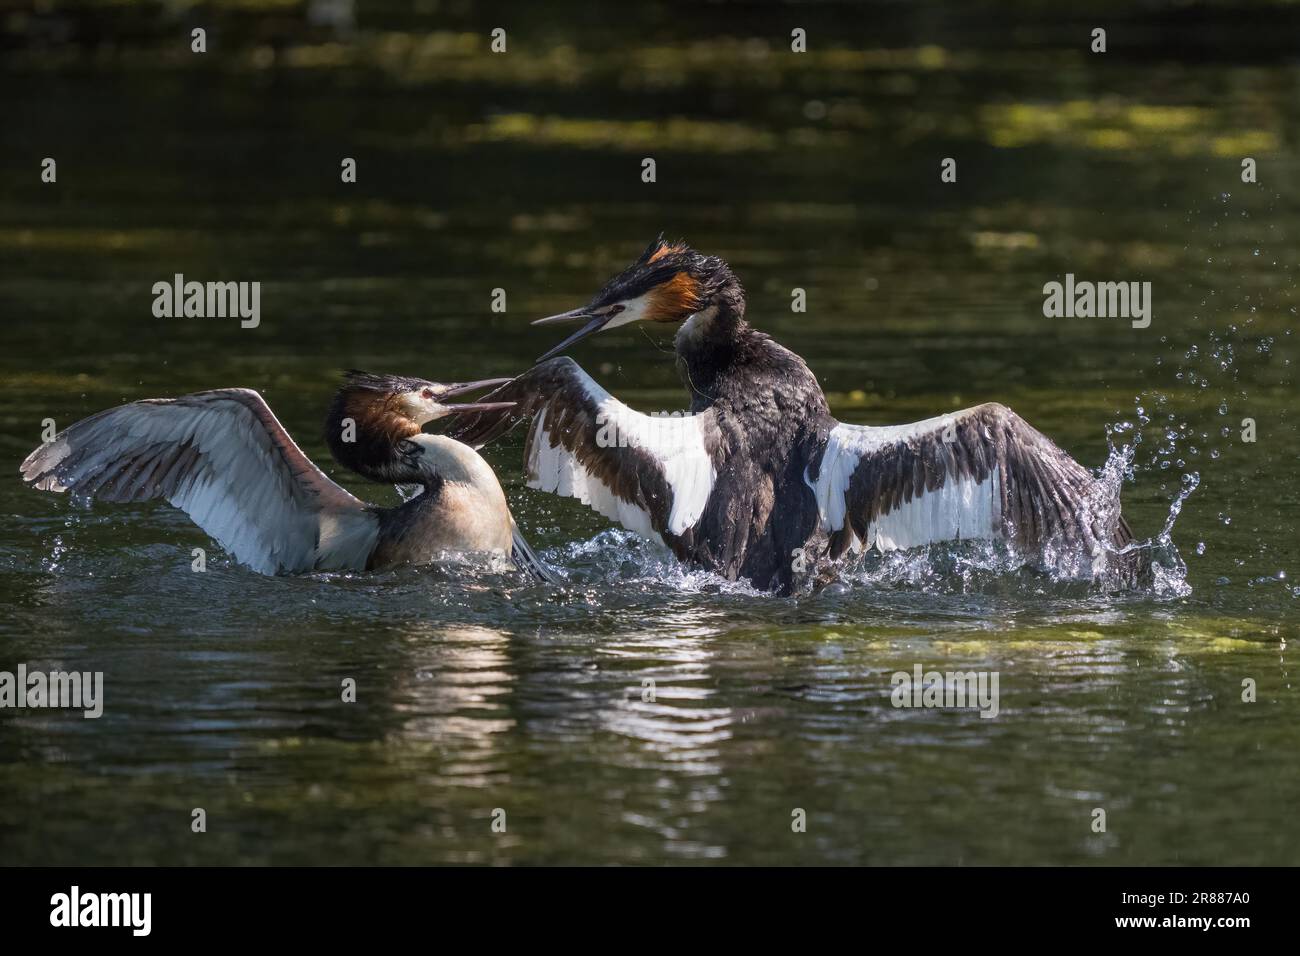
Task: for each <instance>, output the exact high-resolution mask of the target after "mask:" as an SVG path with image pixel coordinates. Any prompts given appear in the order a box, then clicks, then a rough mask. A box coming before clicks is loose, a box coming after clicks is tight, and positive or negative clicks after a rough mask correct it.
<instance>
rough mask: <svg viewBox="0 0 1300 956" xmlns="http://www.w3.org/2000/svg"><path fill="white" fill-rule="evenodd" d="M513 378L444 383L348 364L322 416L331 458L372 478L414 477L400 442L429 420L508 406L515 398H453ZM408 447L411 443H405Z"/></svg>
mask: <svg viewBox="0 0 1300 956" xmlns="http://www.w3.org/2000/svg"><path fill="white" fill-rule="evenodd" d="M509 381H511V379H508V378H487V379H481V380H479V381H476V382H454V383H451V384H443V383H441V382H430V381H427V380H426V379H422V378H408V377H406V376H402V375H376V374H373V373H371V372H361V371H357V370H356V369H351V370H349V371H347V372H344V373H343V384H342V385H341V386H340V387H339V390H338V391H337V392H336V393H335V395H334V401H333V402H332V403H331V404H330V410H329V413H328V415H327V416H326V419H325V442H326V444H328V445H329V449H330V454H332V455H333V456H334V460H335V461H337V462H338V463H339V464H340V465H343V466H345V467H347V468H350V469H351V470H353V471H355V472H357V473H358V474H361V475H364V476H366V477H367V478H371V479H373V480H375V481H385V482H388V481H392V482H403V481H411V480H418V479H414V478H412V477H411V476H410V475H409V474H408V473H407V472H408V471H409V467H408V466H409V464H410V462H409V456H405V457H404V456H403V455H402V454H401V448H400V446H402V443H403V442H405V441H407V440H408V439H410V438H412V437H413V436H415V435H419V434H420V432H421V431H422V429H423V426H424V425H426V424H428V423H429V422H431V421H436V420H437V419H440V418H446V417H448V416H450V415H458V414H463V413H466V412H486V411H495V410H499V409H505V408H510V407H512V406H513V405H514V403H513V402H464V403H459V402H451V401H449V399H453V398H459V397H461V396H464V395H467V394H469V393H471V392H477V391H480V390H482V389H485V388H493V387H495V386H498V385H504V384H506V383H507V382H509ZM408 450H409V449H408Z"/></svg>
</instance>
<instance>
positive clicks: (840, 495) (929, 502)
mask: <svg viewBox="0 0 1300 956" xmlns="http://www.w3.org/2000/svg"><path fill="white" fill-rule="evenodd" d="M950 422H951V423H953V424H955V422H956V417H955V416H951V415H941V416H939V417H937V418H929V419H926V420H925V421H921V422H915V423H913V424H910V425H887V426H881V427H873V426H870V425H844V424H839V425H836V426H835V427H834V428H832V429H831V432H830V436H829V440H828V441H827V444H826V452H825V454H824V455H823V456H822V465H821V471H820V472H819V473H818V477H817V481H816V482H815V483H814V482H812V481H810V480H809V479H808V474H807V471H805V472H804V482H805V483H806V484H807V485H808V487H809V488H811V489H812V491H813V494H814V495H815V496H816V498H817V512H818V514H819V515H820V516H821V528H822V530H823V531H825V532H831V531H839V530H840V529H842V528H843V527H844V524H845V511H846V507H847V501H848V494H849V482H850V480H851V479H852V477H853V472H854V470H855V469H856V468H857V467H858V464H859V462H860V461H861V460H862V458H863V457H864V456H865V455H869V454H872V453H874V452H876V451H879V450H880V449H881V448H883V447H885V446H886V445H889V444H892V443H894V442H898V441H908V440H914V439H917V438H919V437H921V436H923V435H930V436H933V438H932V440H934V441H942V440H943V438H942V436H943V431H944V429H945V428H946V427H947V426H948V424H949V423H950ZM1000 481H1001V474H1000V472H999V469H998V468H996V467H994V468H993V469H992V470H991V471H990V473H989V476H988V478H986V479H985V480H984V481H981V482H977V481H975V480H974V479H973V478H969V477H967V478H956V477H953V476H949V477H948V478H947V480H945V481H944V483H943V484H942V485H941V486H940V487H939V488H937V489H935V490H934V491H924V492H922V493H921V494H920V495H918V496H915V497H913V498H912V500H911V501H909V502H904V503H903V504H902V505H900V506H898V507H896V508H895V509H894V510H893V511H890V512H889V513H888V514H884V515H881V516H880V517H879V518H878V519H877V520H876V521H873V522H871V523H870V524H869V525H868V526H867V540H866V541H860V540H859V539H858V537H857V535H856V534H853V542H852V545H851V546H852V549H853V550H854V551H858V550H861V549H863V548H872V547H875V548H877V549H878V550H880V551H890V550H895V549H901V548H913V547H917V546H919V545H923V544H933V543H935V542H939V541H953V540H957V539H985V538H992V537H995V536H996V534H997V529H998V528H999V527H1000V526H1001V522H1002V505H1001V496H1000V495H999V491H998V489H999V487H1000V485H999V482H1000Z"/></svg>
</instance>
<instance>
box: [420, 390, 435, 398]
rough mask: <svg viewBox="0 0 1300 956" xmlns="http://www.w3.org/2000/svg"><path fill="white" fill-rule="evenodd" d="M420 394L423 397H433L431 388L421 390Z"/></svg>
mask: <svg viewBox="0 0 1300 956" xmlns="http://www.w3.org/2000/svg"><path fill="white" fill-rule="evenodd" d="M420 395H422V396H423V397H424V398H433V389H431V388H426V389H425V390H424V391H423V392H421V393H420Z"/></svg>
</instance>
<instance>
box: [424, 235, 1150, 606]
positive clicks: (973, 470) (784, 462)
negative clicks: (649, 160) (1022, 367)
mask: <svg viewBox="0 0 1300 956" xmlns="http://www.w3.org/2000/svg"><path fill="white" fill-rule="evenodd" d="M637 321H648V322H660V323H673V324H675V323H681V326H680V328H678V330H677V333H676V339H675V346H676V354H677V368H678V371H679V373H680V375H681V378H682V381H683V383H684V384H685V386H686V388H687V390H688V392H689V393H690V400H691V405H690V413H689V414H688V415H686V416H684V417H658V416H650V415H643V414H640V413H638V412H635V411H633V410H632V409H631V408H629V407H628V406H626V405H624V404H623V403H622V402H619V401H618V400H617V399H615V398H614V397H613V396H611V395H610V394H609V393H608V392H607V391H605V390H604V389H603V388H601V387H600V386H599V385H597V384H596V382H595V381H594V380H593V379H592V378H591V376H589V375H588V374H587V373H586V372H584V371H583V370H582V369H581V368H579V367H578V365H577V364H576V363H575V362H573V361H572V360H571V359H569V358H551V356H554V355H555V354H556V353H558V352H560V351H563V350H564V349H566V348H568V347H569V346H571V345H573V344H575V343H576V342H578V341H579V340H580V339H583V338H585V337H586V336H588V335H591V334H593V333H595V332H599V331H601V330H604V329H612V328H617V327H618V326H621V325H627V324H629V323H631V322H637ZM558 322H583V323H585V324H584V325H583V326H582V328H580V329H579V330H578V331H577V332H575V333H574V334H573V335H571V336H569V337H568V338H567V339H565V340H564V341H563V342H561V343H560V344H559V345H557V346H556V347H555V348H553V349H551V350H550V351H549V352H547V353H546V354H545V355H543V356H542V357H541V358H540V359H539V360H538V362H539V364H537V365H535V366H534V367H533V368H532V369H531V370H530V371H528V372H526V373H525V374H523V375H521V376H519V377H518V378H516V379H514V380H513V381H512V382H510V383H509V384H508V385H505V386H504V387H502V388H500V389H498V390H496V391H495V392H493V393H492V394H490V395H488V396H487V398H489V399H492V400H502V401H511V402H514V403H515V405H514V406H513V407H512V408H509V409H497V410H494V411H489V412H484V413H482V414H477V415H470V416H466V417H465V418H463V419H460V420H458V421H457V423H456V424H455V425H454V427H453V428H452V429H451V430H450V431H449V434H452V435H455V436H456V437H457V438H459V439H460V440H462V441H465V442H467V443H470V444H474V445H476V446H479V445H482V444H484V443H486V442H488V441H490V440H492V439H494V438H496V437H498V436H499V435H501V434H502V433H504V432H505V431H507V430H508V429H509V428H510V427H512V425H513V424H515V423H517V422H519V421H521V420H524V419H529V420H531V428H530V430H529V433H528V438H527V443H526V450H525V458H526V468H527V472H528V484H529V486H530V487H533V488H539V489H541V490H543V491H549V492H554V493H556V494H559V495H564V496H568V497H573V498H578V499H580V500H581V501H583V502H584V503H585V504H587V505H589V506H590V507H592V508H594V509H595V510H596V511H598V512H600V513H601V514H603V515H605V516H606V517H608V518H611V519H613V520H615V521H618V522H620V523H621V524H622V525H623V526H624V527H626V528H628V529H630V530H633V531H636V532H639V533H640V534H642V535H645V536H647V537H651V538H655V539H658V540H660V541H662V542H663V543H664V544H666V545H667V546H668V547H669V548H670V549H671V550H672V551H673V552H674V553H675V554H676V555H677V556H678V557H679V558H680V559H682V560H685V561H688V562H691V563H694V564H696V565H698V566H701V567H704V568H708V569H711V570H714V571H717V572H719V573H720V574H722V575H724V576H725V577H727V578H729V579H732V580H736V579H745V580H748V581H749V582H750V583H752V584H753V585H754V586H755V587H758V588H760V589H763V590H775V591H778V592H782V593H789V592H791V591H793V590H795V589H797V588H799V587H801V586H802V585H803V584H804V583H805V582H807V581H808V580H810V579H811V578H813V577H814V575H820V574H821V573H822V572H825V571H827V570H828V568H829V562H832V561H835V560H837V559H839V558H840V557H841V556H843V554H844V553H845V552H846V551H847V550H850V549H851V550H854V551H858V550H862V549H866V548H872V547H874V548H876V549H878V550H881V551H887V550H892V549H896V548H910V547H915V546H919V545H925V544H930V543H936V542H940V541H949V540H955V539H989V538H1006V539H1008V540H1010V541H1012V542H1014V543H1016V544H1017V545H1019V546H1021V547H1023V548H1039V549H1041V547H1042V546H1043V545H1045V544H1048V543H1053V544H1055V543H1060V544H1069V545H1073V546H1075V547H1082V548H1083V549H1084V551H1085V552H1086V553H1087V554H1088V555H1089V556H1090V558H1092V559H1097V558H1100V557H1101V556H1102V554H1103V552H1106V551H1114V550H1116V549H1118V548H1122V547H1123V546H1124V545H1126V544H1128V543H1129V542H1130V541H1132V533H1131V532H1130V530H1129V528H1128V525H1127V523H1126V522H1125V521H1124V520H1123V518H1122V517H1120V514H1119V508H1118V502H1117V501H1114V502H1110V501H1107V500H1106V498H1107V497H1108V495H1107V493H1106V492H1105V489H1104V488H1103V487H1102V485H1101V482H1099V481H1098V480H1097V479H1095V478H1094V477H1093V476H1092V475H1091V474H1090V473H1089V472H1088V471H1087V470H1086V469H1085V468H1083V467H1082V466H1081V465H1079V464H1078V463H1077V462H1076V461H1075V460H1074V459H1073V458H1071V457H1070V456H1069V455H1067V454H1066V453H1065V452H1063V451H1062V450H1061V449H1059V448H1057V447H1056V445H1054V444H1053V443H1052V442H1051V441H1050V440H1049V439H1048V438H1046V437H1045V436H1044V435H1042V434H1041V433H1039V432H1038V431H1036V430H1035V429H1033V428H1032V427H1030V426H1029V425H1028V424H1027V423H1026V422H1025V421H1024V420H1023V419H1021V418H1020V417H1019V416H1017V415H1016V414H1015V413H1014V412H1012V411H1011V410H1010V409H1009V408H1006V407H1005V406H1003V405H997V404H992V403H989V404H984V405H977V406H975V407H973V408H967V409H964V410H962V411H958V412H952V413H950V414H948V415H942V416H939V417H937V418H931V419H928V420H926V421H922V422H916V423H915V424H911V425H893V426H886V427H874V426H867V425H848V424H844V423H842V422H838V421H836V420H835V419H834V418H833V417H831V414H830V409H829V407H828V406H827V403H826V398H825V396H824V395H823V394H822V390H821V387H820V386H819V385H818V383H817V379H816V377H815V376H814V375H813V374H812V372H810V371H809V369H808V366H807V365H806V364H805V363H804V361H803V359H802V358H800V357H799V356H798V355H796V354H795V353H794V352H791V351H790V350H789V349H787V348H784V347H783V346H781V345H779V344H777V343H776V342H775V341H773V340H772V339H771V338H770V337H769V336H767V335H765V334H764V333H762V332H759V331H757V330H756V329H754V328H752V327H751V326H750V325H749V324H748V323H747V322H746V321H745V293H744V290H743V289H742V288H741V285H740V282H739V281H738V280H737V278H736V277H735V275H733V274H732V271H731V269H730V267H729V266H728V265H727V263H726V262H724V261H723V260H722V259H720V258H718V257H716V256H706V255H702V254H700V253H698V252H696V251H695V250H693V249H691V248H690V247H688V246H687V245H685V244H684V243H673V244H670V243H666V242H664V241H663V238H662V237H660V238H659V239H657V240H655V241H654V242H652V243H651V244H650V245H649V247H648V248H647V249H646V250H645V252H644V253H642V255H641V257H640V258H639V259H637V261H636V262H634V263H633V264H632V265H631V266H629V267H628V268H627V269H626V270H625V271H623V272H622V273H621V274H619V275H617V276H615V277H614V278H613V279H611V280H610V281H609V282H608V283H607V284H606V285H605V287H604V288H603V289H602V290H601V291H600V292H599V293H598V294H597V295H596V297H595V298H594V299H592V301H591V302H590V303H589V304H587V305H585V306H582V307H581V308H578V309H574V310H572V311H570V312H565V313H563V314H561V315H554V316H551V317H549V318H545V319H539V320H537V321H536V322H535V323H534V324H549V323H558Z"/></svg>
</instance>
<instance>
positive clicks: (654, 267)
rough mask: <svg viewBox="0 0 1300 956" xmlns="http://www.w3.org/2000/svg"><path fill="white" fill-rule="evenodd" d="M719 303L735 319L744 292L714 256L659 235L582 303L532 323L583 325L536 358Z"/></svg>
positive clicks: (672, 320) (671, 320)
mask: <svg viewBox="0 0 1300 956" xmlns="http://www.w3.org/2000/svg"><path fill="white" fill-rule="evenodd" d="M723 305H725V306H726V307H727V309H728V310H730V311H731V312H732V313H735V314H736V317H737V318H739V317H740V314H742V313H743V312H744V293H743V291H742V290H741V288H740V283H739V282H738V281H736V277H735V276H734V275H732V272H731V268H730V267H729V266H728V265H727V263H726V262H724V261H723V260H722V259H720V258H718V257H717V256H706V255H702V254H701V253H698V252H696V251H695V250H694V249H692V248H691V247H690V246H688V245H686V243H684V242H680V241H679V242H671V243H670V242H666V241H665V240H664V238H663V236H662V235H660V236H659V238H658V239H656V240H654V242H652V243H650V245H648V246H646V250H645V252H643V253H641V257H640V258H639V259H637V260H636V262H634V263H632V264H631V265H630V266H628V267H627V268H626V269H624V270H623V271H622V272H620V273H619V274H618V275H616V276H614V278H612V279H610V280H609V282H607V283H605V287H604V288H603V289H601V290H600V292H599V293H597V294H596V297H595V298H594V299H592V300H591V302H589V303H588V304H587V305H584V306H582V307H581V308H577V309H572V310H571V311H569V312H562V313H560V314H559V315H552V316H548V317H547V318H544V319H537V320H536V321H535V322H533V325H552V324H558V323H561V322H583V323H585V324H584V325H583V326H582V328H580V329H578V331H577V332H574V333H573V334H572V335H570V336H569V337H568V338H567V339H565V340H564V341H563V342H561V343H560V344H559V345H557V346H555V348H553V349H551V350H550V351H549V352H547V353H546V354H545V355H543V356H542V357H541V358H539V359H538V361H539V362H540V361H543V360H545V359H548V358H550V357H551V356H552V355H556V354H558V353H560V352H562V351H564V350H565V349H567V348H568V347H569V346H570V345H573V344H574V343H575V342H578V341H580V340H581V339H585V338H586V337H587V336H589V335H592V334H594V333H596V332H601V331H603V330H605V329H614V328H618V327H619V326H620V325H627V324H629V323H631V322H641V321H644V322H665V323H672V324H676V323H679V322H685V321H686V320H687V319H689V318H690V317H691V316H693V315H696V314H698V313H702V312H706V311H708V310H710V309H712V308H713V307H714V306H723Z"/></svg>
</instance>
